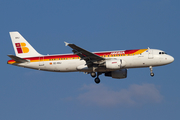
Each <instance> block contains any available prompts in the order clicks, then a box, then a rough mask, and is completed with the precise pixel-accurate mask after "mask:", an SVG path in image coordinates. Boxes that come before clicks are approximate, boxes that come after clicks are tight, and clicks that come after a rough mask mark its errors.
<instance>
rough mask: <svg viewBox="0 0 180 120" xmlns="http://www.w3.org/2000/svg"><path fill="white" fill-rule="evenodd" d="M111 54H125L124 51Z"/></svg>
mask: <svg viewBox="0 0 180 120" xmlns="http://www.w3.org/2000/svg"><path fill="white" fill-rule="evenodd" d="M111 54H112V55H114V54H125V52H124V51H117V52H112V53H111Z"/></svg>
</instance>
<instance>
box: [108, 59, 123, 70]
mask: <svg viewBox="0 0 180 120" xmlns="http://www.w3.org/2000/svg"><path fill="white" fill-rule="evenodd" d="M125 64H126V63H125V61H124V60H121V59H110V60H106V68H107V69H120V68H122V67H124V66H125Z"/></svg>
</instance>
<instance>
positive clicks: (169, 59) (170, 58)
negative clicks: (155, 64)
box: [168, 55, 174, 63]
mask: <svg viewBox="0 0 180 120" xmlns="http://www.w3.org/2000/svg"><path fill="white" fill-rule="evenodd" d="M168 61H169V62H170V63H172V62H173V61H174V58H173V57H172V56H170V55H169V57H168Z"/></svg>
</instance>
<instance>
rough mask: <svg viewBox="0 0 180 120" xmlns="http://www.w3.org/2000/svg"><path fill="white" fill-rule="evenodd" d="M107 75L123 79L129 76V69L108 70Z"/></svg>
mask: <svg viewBox="0 0 180 120" xmlns="http://www.w3.org/2000/svg"><path fill="white" fill-rule="evenodd" d="M105 76H108V77H112V78H117V79H122V78H126V77H127V69H121V70H116V71H112V72H106V73H105Z"/></svg>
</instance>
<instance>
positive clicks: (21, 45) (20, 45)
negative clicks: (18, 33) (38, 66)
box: [15, 43, 29, 54]
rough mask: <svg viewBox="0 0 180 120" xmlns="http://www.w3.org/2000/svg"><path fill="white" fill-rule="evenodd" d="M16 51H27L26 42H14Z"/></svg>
mask: <svg viewBox="0 0 180 120" xmlns="http://www.w3.org/2000/svg"><path fill="white" fill-rule="evenodd" d="M15 45H16V49H17V52H18V53H19V54H20V53H28V52H29V48H27V47H26V43H15Z"/></svg>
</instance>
